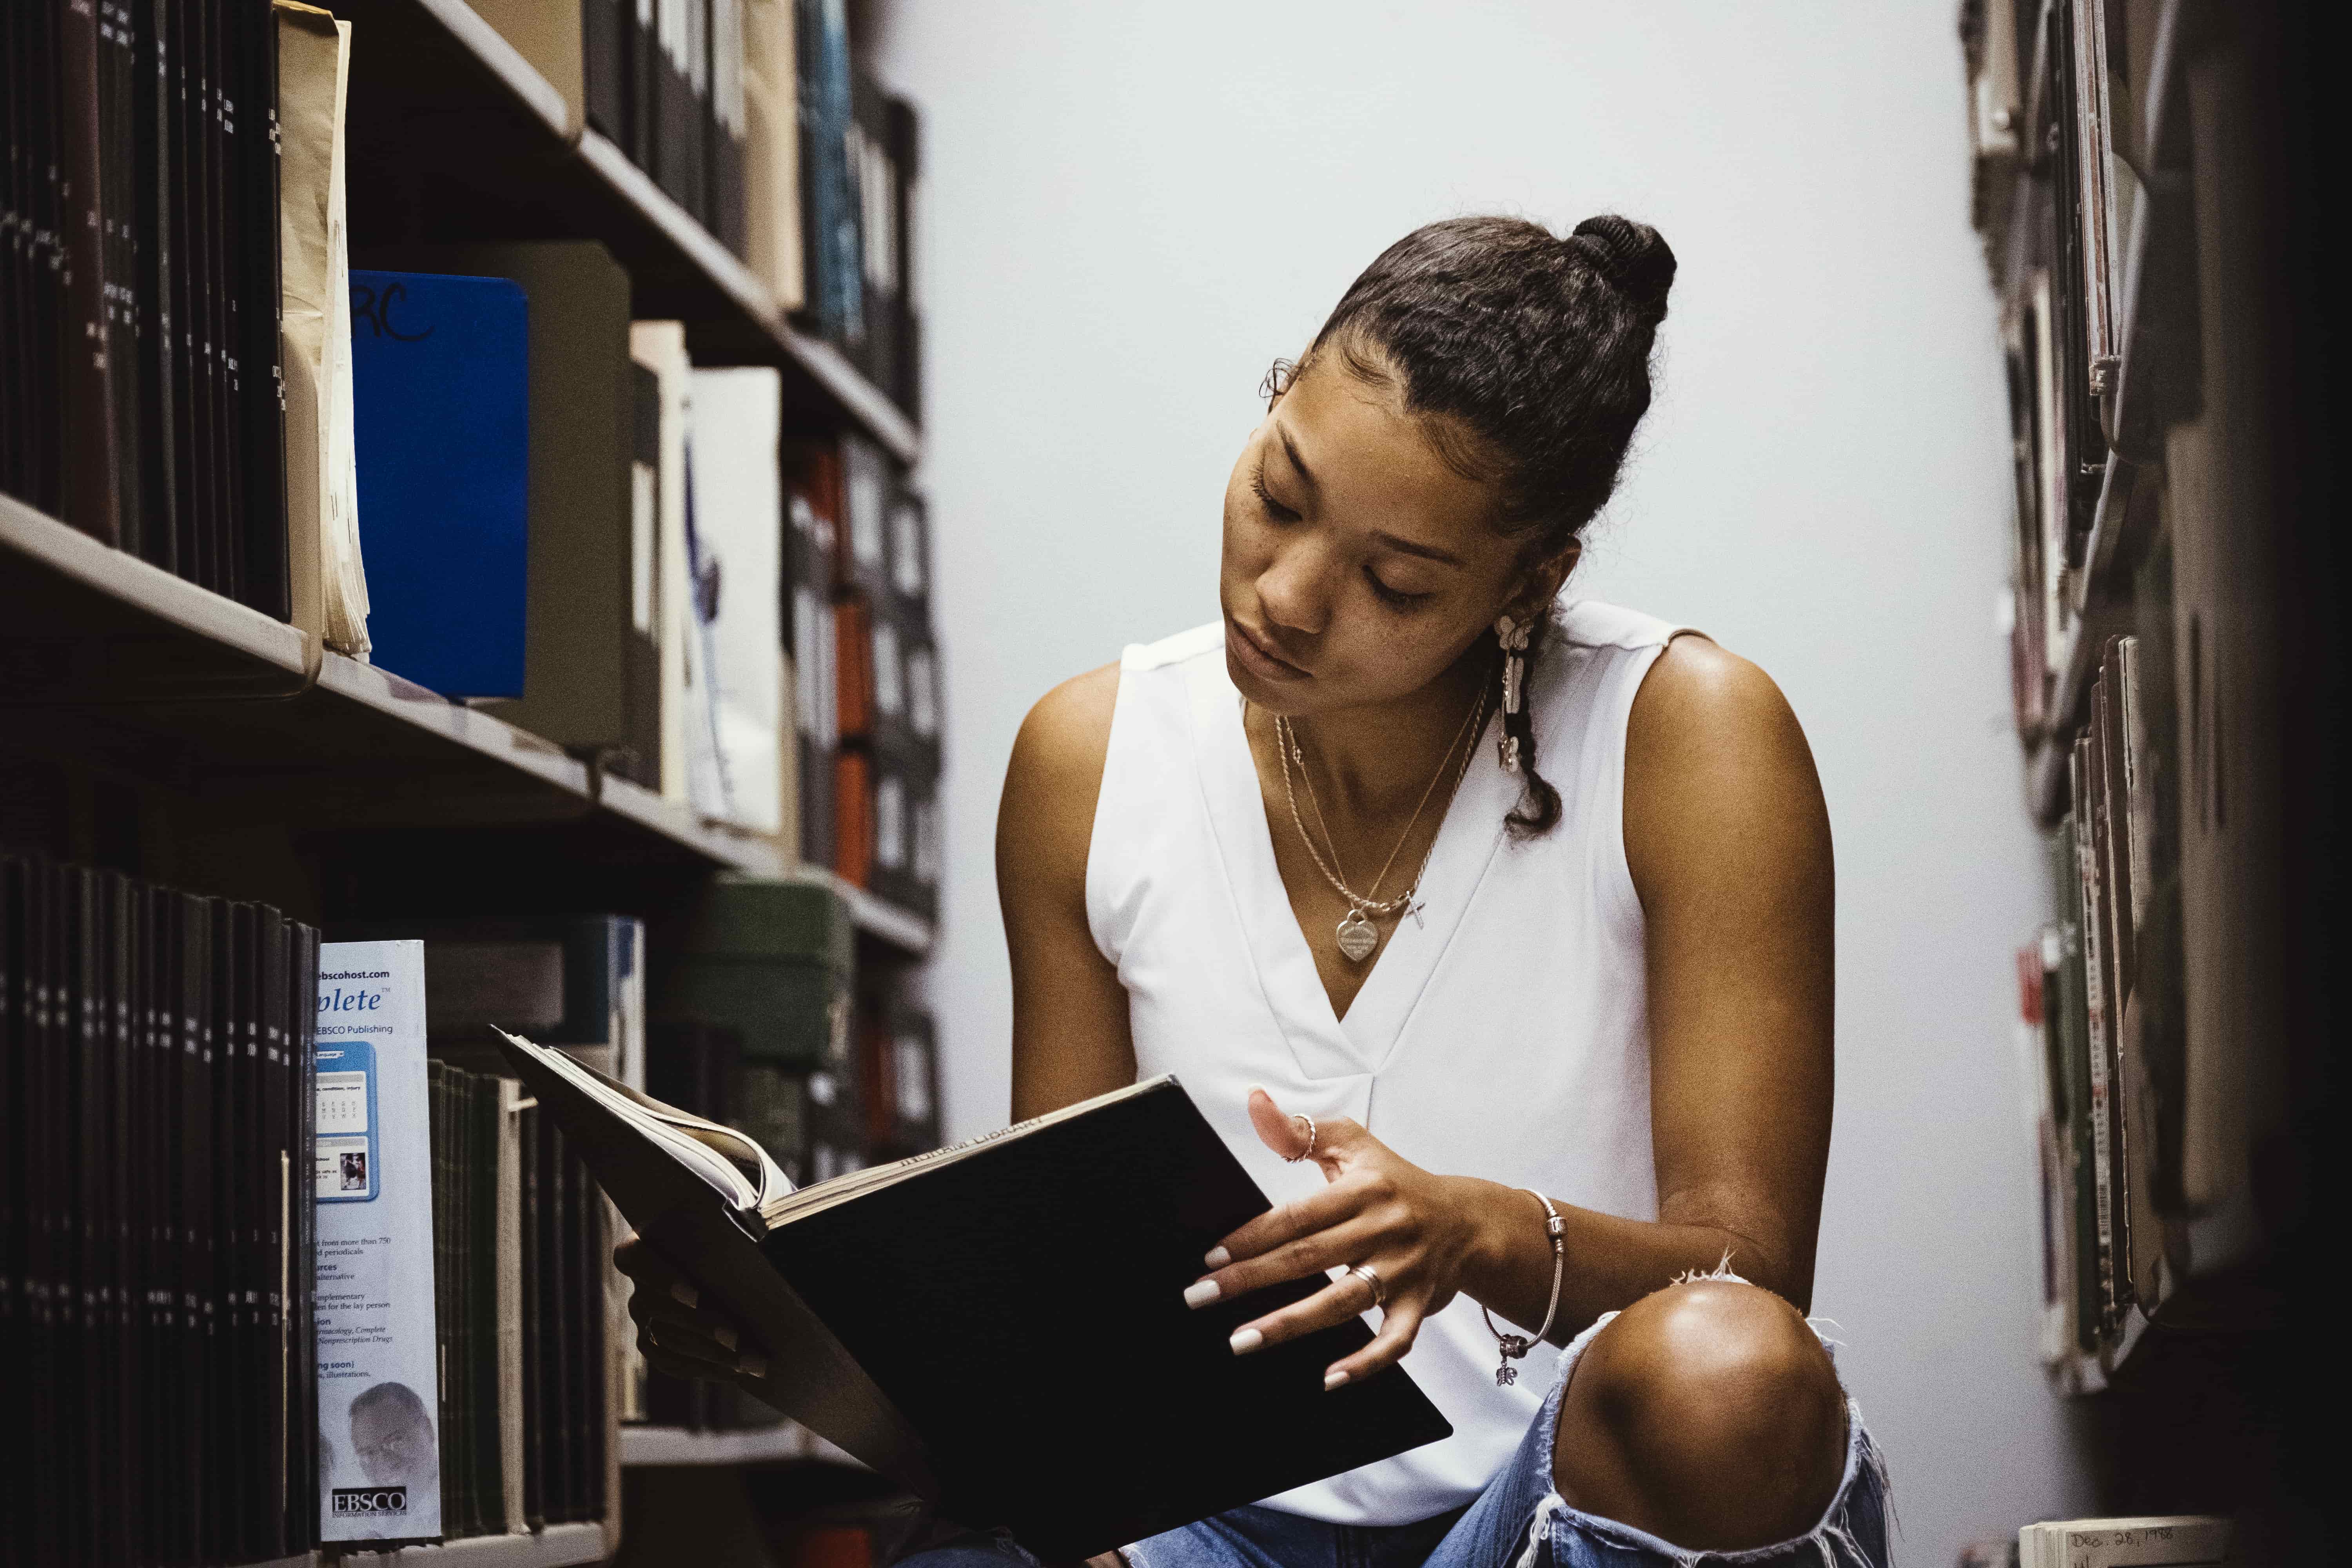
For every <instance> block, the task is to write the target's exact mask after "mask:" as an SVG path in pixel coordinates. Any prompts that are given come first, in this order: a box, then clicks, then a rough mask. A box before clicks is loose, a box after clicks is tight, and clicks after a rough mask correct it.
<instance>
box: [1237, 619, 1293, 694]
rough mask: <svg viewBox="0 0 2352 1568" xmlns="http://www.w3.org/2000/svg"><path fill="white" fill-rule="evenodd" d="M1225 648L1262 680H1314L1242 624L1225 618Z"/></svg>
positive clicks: (1243, 666)
mask: <svg viewBox="0 0 2352 1568" xmlns="http://www.w3.org/2000/svg"><path fill="white" fill-rule="evenodd" d="M1225 647H1226V650H1227V651H1228V652H1230V653H1231V654H1232V655H1233V656H1234V658H1237V659H1239V660H1241V663H1242V668H1244V669H1246V670H1248V671H1249V672H1250V673H1251V674H1252V675H1255V676H1256V677H1257V678H1258V679H1261V680H1312V679H1314V677H1313V676H1311V675H1309V674H1308V673H1307V671H1305V670H1303V669H1301V668H1298V667H1297V665H1295V664H1293V663H1291V662H1290V661H1289V660H1288V659H1286V658H1283V657H1282V656H1281V655H1279V654H1276V653H1275V652H1274V651H1273V650H1272V649H1270V648H1268V647H1265V644H1263V643H1261V642H1259V641H1258V640H1257V638H1255V637H1252V636H1251V635H1250V633H1249V629H1248V628H1247V627H1245V626H1243V625H1242V624H1241V622H1239V621H1237V620H1234V618H1233V617H1232V616H1227V617H1226V618H1225Z"/></svg>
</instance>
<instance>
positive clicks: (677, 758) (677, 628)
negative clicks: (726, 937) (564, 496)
mask: <svg viewBox="0 0 2352 1568" xmlns="http://www.w3.org/2000/svg"><path fill="white" fill-rule="evenodd" d="M629 363H630V367H631V368H630V395H631V439H630V453H631V458H630V528H631V532H630V549H631V560H632V567H631V571H632V590H633V591H632V595H631V600H630V606H631V607H630V615H631V617H632V623H633V625H635V626H640V627H642V628H643V629H644V630H645V631H646V632H649V633H650V635H651V636H652V637H653V639H654V646H655V653H656V661H655V664H654V667H653V679H654V685H655V689H656V693H657V697H658V709H657V711H658V713H659V716H660V746H661V750H660V765H659V768H658V770H657V772H656V776H655V778H654V779H653V780H652V781H651V783H652V785H653V787H657V788H659V789H660V791H661V793H662V795H663V796H664V797H665V798H666V799H669V800H674V801H677V802H680V803H686V802H689V801H690V800H691V799H692V791H691V788H690V786H689V784H688V780H689V779H690V778H691V777H692V776H693V775H694V774H695V773H698V772H700V771H703V770H706V769H708V768H709V767H710V766H712V765H713V764H712V763H710V762H709V756H710V754H711V753H712V752H715V749H716V747H717V745H718V740H717V737H716V736H715V735H714V734H713V733H712V731H711V729H710V723H709V720H710V710H709V706H708V705H707V704H697V703H694V702H692V701H690V700H688V696H689V689H690V688H689V678H688V662H687V660H688V639H689V638H690V637H691V636H692V627H693V625H694V610H693V601H692V595H691V585H692V579H691V576H690V574H689V573H688V553H687V542H686V507H687V454H686V440H687V420H688V410H689V408H690V406H691V396H692V389H693V385H694V366H693V363H692V362H691V361H690V360H688V357H687V353H686V327H685V325H684V323H682V322H678V321H633V322H631V323H630V324H629ZM648 571H650V574H651V581H650V584H648V583H647V580H646V573H647V572H648ZM696 758H699V759H702V760H700V761H691V760H690V759H696Z"/></svg>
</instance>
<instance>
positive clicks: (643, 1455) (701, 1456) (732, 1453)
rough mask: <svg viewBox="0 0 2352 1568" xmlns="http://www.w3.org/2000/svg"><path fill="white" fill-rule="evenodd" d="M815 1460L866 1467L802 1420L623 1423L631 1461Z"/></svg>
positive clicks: (625, 1454)
mask: <svg viewBox="0 0 2352 1568" xmlns="http://www.w3.org/2000/svg"><path fill="white" fill-rule="evenodd" d="M809 1459H814V1460H819V1461H822V1462H824V1463H826V1464H834V1465H847V1466H851V1467H854V1468H857V1469H864V1468H866V1465H865V1464H864V1462H863V1461H861V1460H859V1459H857V1458H853V1457H852V1456H851V1455H849V1454H848V1453H846V1452H845V1451H844V1450H842V1449H840V1448H837V1447H835V1446H834V1445H833V1444H831V1443H829V1442H827V1441H826V1440H825V1439H824V1438H823V1437H820V1436H817V1435H816V1434H815V1433H814V1432H812V1431H810V1430H809V1429H808V1428H807V1427H805V1426H802V1425H801V1424H800V1423H799V1422H797V1421H783V1422H780V1423H779V1424H777V1425H776V1426H756V1427H751V1428H750V1429H748V1430H743V1431H735V1432H689V1431H688V1430H686V1429H685V1428H684V1427H679V1426H624V1427H622V1428H621V1463H622V1464H623V1465H625V1466H633V1467H639V1468H655V1467H665V1466H689V1465H702V1466H717V1465H762V1464H775V1463H782V1462H787V1461H792V1460H809Z"/></svg>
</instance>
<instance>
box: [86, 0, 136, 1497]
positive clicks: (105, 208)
mask: <svg viewBox="0 0 2352 1568" xmlns="http://www.w3.org/2000/svg"><path fill="white" fill-rule="evenodd" d="M97 6H98V45H99V115H100V119H99V161H100V174H99V182H98V194H99V217H100V224H99V226H100V245H101V246H102V247H104V250H105V253H106V266H105V276H106V364H107V383H108V386H107V391H108V401H109V405H110V406H109V413H110V416H111V418H112V419H113V421H114V462H115V473H114V498H115V500H114V508H115V521H116V527H117V529H118V530H119V533H118V537H117V540H116V542H117V543H118V544H120V545H121V547H122V548H123V549H125V550H128V551H130V552H131V553H133V554H139V553H142V549H141V506H140V496H139V479H140V471H141V468H142V458H141V456H140V450H139V416H140V407H141V403H142V399H141V396H140V390H139V362H140V346H139V322H138V312H139V281H138V279H139V255H138V230H139V228H140V227H141V226H142V224H141V223H140V221H139V216H138V213H139V201H138V185H139V182H138V177H137V167H138V158H137V142H136V139H135V130H134V127H135V125H136V104H135V102H134V99H135V97H136V91H135V89H134V88H133V85H132V60H131V7H130V5H129V3H128V0H97ZM109 1524H110V1529H112V1530H113V1531H115V1532H116V1533H117V1534H118V1535H120V1534H121V1531H123V1529H125V1528H126V1527H125V1526H124V1525H123V1524H122V1523H121V1521H119V1520H118V1521H109Z"/></svg>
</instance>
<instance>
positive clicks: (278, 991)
mask: <svg viewBox="0 0 2352 1568" xmlns="http://www.w3.org/2000/svg"><path fill="white" fill-rule="evenodd" d="M255 918H256V922H257V928H258V929H257V945H258V949H259V951H258V953H257V959H258V968H259V972H260V986H259V994H258V995H257V997H256V999H255V1001H256V1009H257V1013H258V1015H259V1024H260V1031H259V1032H260V1037H261V1040H260V1044H261V1055H260V1058H259V1067H260V1077H261V1090H262V1093H261V1125H260V1129H259V1131H260V1136H259V1138H258V1139H257V1142H259V1143H260V1144H261V1146H262V1161H263V1163H262V1199H263V1202H262V1215H263V1221H264V1224H263V1233H262V1248H261V1260H262V1263H263V1265H264V1268H265V1269H266V1271H267V1272H266V1273H265V1275H264V1277H263V1279H262V1305H263V1309H264V1312H265V1315H266V1316H265V1323H264V1331H265V1339H264V1341H263V1346H264V1350H265V1352H266V1354H267V1359H268V1383H267V1384H266V1386H265V1390H264V1398H265V1399H266V1401H267V1405H266V1408H265V1410H264V1411H263V1415H264V1416H265V1418H266V1421H267V1427H266V1435H267V1441H266V1443H264V1444H263V1445H262V1446H260V1447H259V1448H258V1449H257V1452H256V1454H255V1457H254V1463H255V1467H256V1468H257V1469H259V1470H260V1471H261V1472H262V1475H263V1477H264V1479H265V1480H266V1482H267V1485H268V1510H267V1512H266V1515H265V1518H264V1520H263V1521H262V1524H263V1529H264V1531H265V1535H266V1539H267V1540H268V1542H269V1547H268V1550H269V1554H270V1555H271V1556H273V1557H283V1556H285V1555H287V1553H288V1552H290V1551H291V1550H292V1547H291V1546H290V1545H289V1543H288V1542H287V1539H286V1502H287V1495H288V1493H289V1491H290V1490H291V1489H292V1488H291V1482H292V1477H290V1476H289V1474H288V1473H287V1467H286V1446H287V1433H288V1432H289V1430H290V1429H291V1427H292V1426H293V1419H294V1415H293V1410H292V1408H291V1405H290V1404H289V1401H290V1398H291V1395H292V1369H293V1362H294V1343H293V1335H292V1332H291V1324H290V1323H289V1321H288V1319H287V1315H286V1298H287V1294H288V1290H289V1287H290V1285H291V1283H292V1275H293V1267H292V1265H293V1258H292V1255H291V1254H290V1252H289V1250H288V1246H289V1241H290V1239H291V1229H292V1225H293V1217H294V1215H293V1210H294V1153H295V1151H294V1147H293V1142H292V1140H291V1139H289V1137H288V1136H287V1131H288V1127H289V1118H290V1117H291V1116H292V1115H293V1110H292V1108H291V1106H290V1105H289V1103H288V1101H289V1099H290V1095H289V1085H288V1083H287V1079H286V1071H287V1065H288V1055H287V1043H288V1042H287V1027H286V1026H287V1022H288V1020H287V1017H286V966H287V963H288V956H289V955H288V952H287V930H286V917H285V916H284V915H282V914H280V913H279V912H278V910H274V909H272V908H270V907H269V906H268V905H266V904H265V905H262V906H259V908H258V909H257V911H256V917H255Z"/></svg>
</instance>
